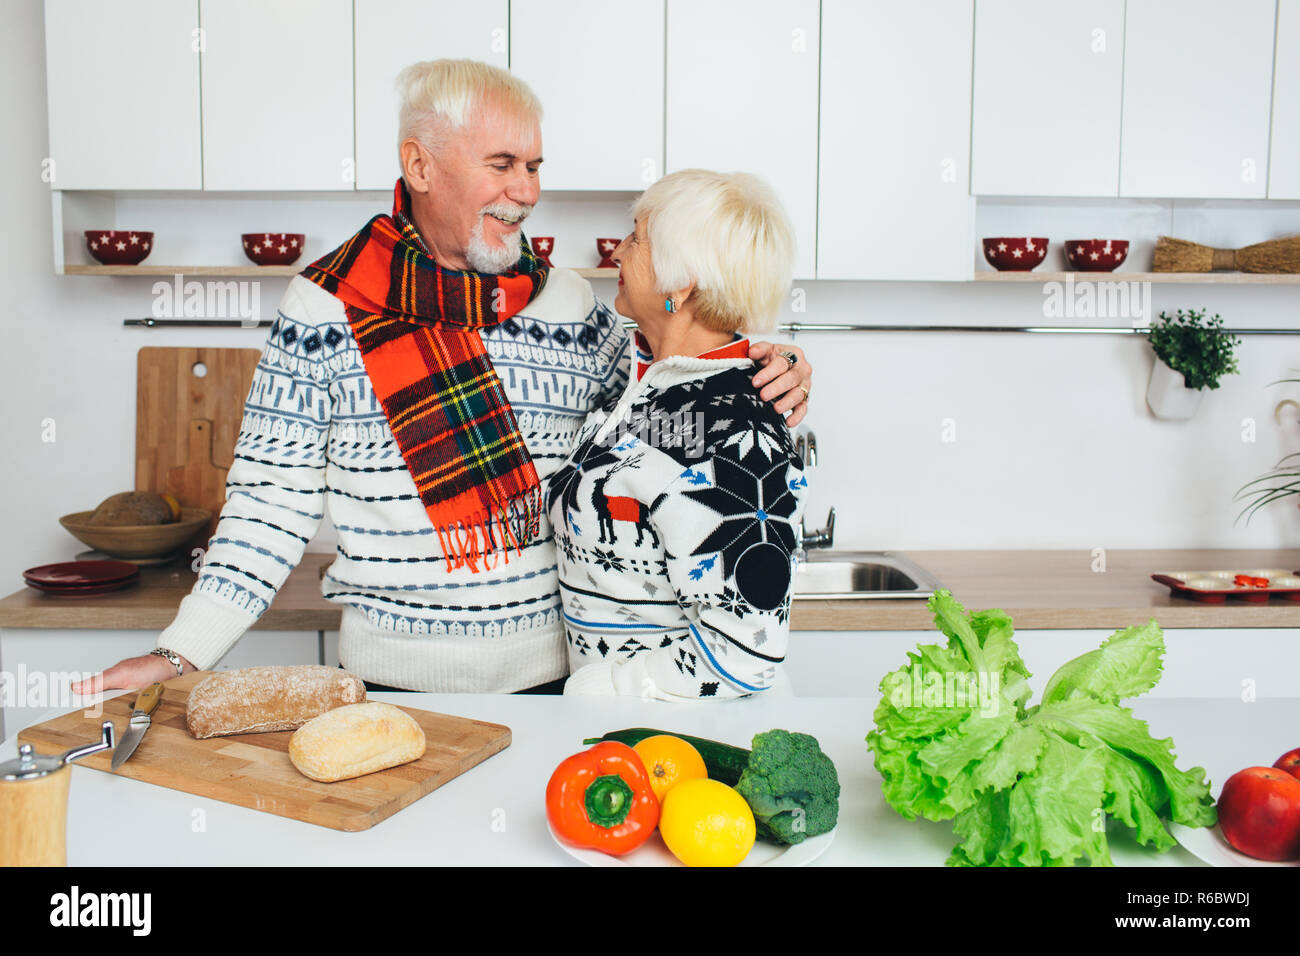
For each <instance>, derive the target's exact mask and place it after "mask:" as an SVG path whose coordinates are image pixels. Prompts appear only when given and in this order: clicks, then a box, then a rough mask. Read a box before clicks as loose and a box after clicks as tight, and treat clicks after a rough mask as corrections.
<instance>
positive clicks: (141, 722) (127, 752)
mask: <svg viewBox="0 0 1300 956" xmlns="http://www.w3.org/2000/svg"><path fill="white" fill-rule="evenodd" d="M162 693H163V685H162V684H150V685H149V686H148V687H146V688H145V689H144V690H142V691H140V696H139V697H137V698H136V699H135V710H134V711H132V712H131V720H130V722H129V723H128V724H127V728H126V733H124V734H123V735H122V739H121V740H120V741H118V744H117V749H116V750H114V751H113V769H114V770H116V769H117V768H118V767H120V766H122V764H124V763H126V762H127V760H129V759H130V757H131V754H133V753H135V748H136V747H138V746H140V741H141V740H143V739H144V735H145V731H147V730H148V729H149V727H150V725H151V724H152V723H153V712H154V709H155V708H156V707H157V706H158V702H159V701H161V700H162Z"/></svg>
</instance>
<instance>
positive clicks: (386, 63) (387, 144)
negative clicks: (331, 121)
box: [353, 0, 510, 189]
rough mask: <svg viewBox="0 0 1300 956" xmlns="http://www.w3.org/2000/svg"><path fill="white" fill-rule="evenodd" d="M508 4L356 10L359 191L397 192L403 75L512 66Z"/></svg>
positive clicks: (418, 3)
mask: <svg viewBox="0 0 1300 956" xmlns="http://www.w3.org/2000/svg"><path fill="white" fill-rule="evenodd" d="M509 23H510V12H509V8H508V0H385V2H384V3H358V4H357V6H356V19H355V22H354V24H353V25H354V28H355V30H356V70H357V79H356V85H357V101H356V102H357V188H358V189H392V188H393V183H394V182H396V181H397V178H398V177H399V176H400V175H401V174H402V172H401V167H400V164H399V162H398V159H397V113H398V109H399V108H400V106H401V102H400V100H399V99H398V95H397V88H396V87H395V86H394V85H393V83H394V81H395V80H396V79H397V74H398V73H400V72H401V71H402V70H403V69H404V68H405V67H407V66H410V65H411V64H412V63H419V62H420V61H422V60H438V59H442V58H449V59H469V60H481V61H482V62H484V63H490V64H492V65H493V66H499V67H501V68H502V69H505V68H506V67H508V66H509V65H510V44H509V35H508V30H509Z"/></svg>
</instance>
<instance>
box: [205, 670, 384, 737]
mask: <svg viewBox="0 0 1300 956" xmlns="http://www.w3.org/2000/svg"><path fill="white" fill-rule="evenodd" d="M365 699H366V685H365V683H364V682H363V681H362V680H361V679H360V678H358V677H355V676H354V675H352V674H349V673H348V672H347V671H344V670H340V669H338V668H337V667H326V666H324V665H323V664H295V665H293V666H290V667H245V668H243V669H241V670H234V671H221V672H218V673H216V674H212V675H210V676H208V677H205V678H204V679H203V680H201V681H199V683H198V684H197V685H195V687H194V689H193V690H191V691H190V698H189V702H188V704H187V705H186V709H185V726H186V728H187V729H188V730H189V732H190V734H191V735H192V736H194V737H200V738H201V737H221V736H224V735H226V734H257V733H264V732H267V731H272V730H297V729H298V728H299V727H301V726H302V725H303V724H305V723H307V721H309V720H311V719H312V718H313V717H315V716H317V715H319V714H323V713H325V711H327V710H333V709H334V708H335V707H341V706H342V705H344V704H355V703H358V702H360V701H363V700H365Z"/></svg>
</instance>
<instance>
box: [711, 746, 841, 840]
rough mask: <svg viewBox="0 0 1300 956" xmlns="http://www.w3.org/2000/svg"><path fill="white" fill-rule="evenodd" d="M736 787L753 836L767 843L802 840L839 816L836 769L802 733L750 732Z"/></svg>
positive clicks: (826, 829)
mask: <svg viewBox="0 0 1300 956" xmlns="http://www.w3.org/2000/svg"><path fill="white" fill-rule="evenodd" d="M736 790H738V791H739V792H740V795H741V796H742V797H744V798H745V802H746V803H748V804H749V807H750V809H751V810H753V811H754V824H755V827H756V830H757V834H758V837H759V839H762V840H766V841H768V842H769V843H791V844H793V843H802V842H803V841H804V840H806V839H807V838H808V837H811V836H818V835H819V834H822V833H828V832H830V831H831V830H833V829H834V828H835V821H836V819H837V818H838V816H839V809H840V778H839V774H837V773H836V772H835V764H834V762H833V761H832V760H831V758H830V757H828V756H826V754H824V753H822V749H821V746H820V745H819V744H818V743H817V738H816V737H812V736H810V735H808V734H797V733H790V731H788V730H769V731H767V732H766V733H762V734H756V735H755V736H754V742H753V749H752V752H751V753H750V757H749V765H748V766H747V767H746V768H745V771H744V773H742V774H741V775H740V782H739V783H737V784H736Z"/></svg>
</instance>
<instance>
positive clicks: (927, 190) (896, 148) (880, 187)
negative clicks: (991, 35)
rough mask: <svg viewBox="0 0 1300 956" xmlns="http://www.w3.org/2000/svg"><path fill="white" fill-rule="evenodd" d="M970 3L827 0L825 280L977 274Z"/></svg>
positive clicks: (821, 239) (820, 239)
mask: <svg viewBox="0 0 1300 956" xmlns="http://www.w3.org/2000/svg"><path fill="white" fill-rule="evenodd" d="M972 17H973V9H972V0H934V2H930V3H926V4H923V5H921V4H901V3H894V2H890V0H869V2H859V0H823V3H822V64H821V67H822V76H821V146H820V154H821V155H820V161H819V168H820V176H819V185H818V196H817V207H818V216H817V277H818V278H819V279H953V280H964V279H970V278H971V277H972V275H973V273H974V261H975V255H974V238H973V236H972V233H973V224H974V218H975V201H974V200H973V199H972V198H971V196H970V169H969V166H970V102H971V101H970V93H971V30H972Z"/></svg>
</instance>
